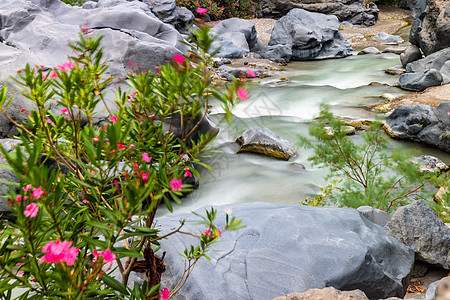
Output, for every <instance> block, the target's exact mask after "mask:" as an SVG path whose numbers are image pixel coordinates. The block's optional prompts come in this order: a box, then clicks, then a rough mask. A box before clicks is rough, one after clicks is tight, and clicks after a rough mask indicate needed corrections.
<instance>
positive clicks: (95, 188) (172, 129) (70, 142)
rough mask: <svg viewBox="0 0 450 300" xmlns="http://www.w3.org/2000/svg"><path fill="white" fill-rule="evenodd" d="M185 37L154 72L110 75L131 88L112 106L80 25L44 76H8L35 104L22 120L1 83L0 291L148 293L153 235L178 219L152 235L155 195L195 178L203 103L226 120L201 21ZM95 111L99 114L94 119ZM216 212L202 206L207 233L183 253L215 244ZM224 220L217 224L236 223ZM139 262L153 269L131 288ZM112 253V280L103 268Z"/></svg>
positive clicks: (230, 91) (204, 140) (28, 72)
mask: <svg viewBox="0 0 450 300" xmlns="http://www.w3.org/2000/svg"><path fill="white" fill-rule="evenodd" d="M191 38H192V40H194V41H198V43H199V44H197V45H194V46H193V48H192V50H191V52H190V53H189V55H186V56H177V57H175V58H174V60H173V61H172V62H171V63H169V64H168V65H165V66H161V67H160V69H159V71H158V72H157V73H152V72H150V71H142V70H139V71H137V70H134V69H135V68H134V67H133V68H132V70H131V71H130V73H129V75H128V76H127V78H126V79H121V80H123V81H125V82H126V83H127V84H128V85H129V86H130V88H131V91H124V90H122V89H119V90H118V92H117V98H116V99H117V100H115V101H116V104H117V107H118V109H117V112H116V113H115V114H114V113H113V112H112V111H111V109H110V107H109V106H108V104H107V103H108V102H107V101H106V99H105V89H106V88H107V87H108V86H109V85H110V84H111V83H112V82H113V81H114V79H113V78H111V77H107V76H106V75H105V72H106V71H107V68H108V66H107V65H106V62H105V60H104V59H103V53H102V48H101V40H102V38H101V36H100V37H91V36H89V35H87V33H85V34H80V37H79V40H78V41H76V42H74V43H72V44H71V47H72V49H73V51H74V52H75V56H74V57H71V58H70V59H69V61H67V62H65V63H64V64H62V65H58V68H55V69H52V70H50V71H47V72H44V71H43V70H42V69H39V68H38V69H33V68H31V67H30V66H28V65H27V66H26V67H25V69H23V70H21V71H20V72H19V73H18V78H14V80H15V81H16V82H17V83H18V85H19V86H20V87H21V88H22V94H23V95H24V96H26V97H27V98H28V99H29V100H31V101H32V102H33V104H34V105H35V106H36V110H33V111H31V112H27V111H25V110H23V112H24V113H25V114H27V116H28V119H27V120H26V121H25V122H21V123H19V122H16V121H14V120H13V119H12V118H11V116H9V115H8V114H7V112H6V109H7V106H8V105H9V104H10V103H11V101H12V99H9V98H8V96H7V93H6V86H5V87H3V88H2V89H1V90H0V110H1V111H2V112H3V113H4V114H5V115H6V117H7V118H8V119H9V120H10V121H11V122H12V123H14V124H15V125H16V126H17V128H18V130H19V137H18V139H19V141H20V143H19V144H18V146H17V147H16V149H15V151H14V152H13V153H8V152H6V151H5V149H3V148H2V147H0V150H1V152H2V154H3V156H4V157H5V158H6V160H7V162H8V165H9V166H10V167H11V168H12V169H13V170H14V171H15V172H16V174H17V176H18V178H19V179H20V184H19V185H18V186H17V190H13V189H11V191H10V196H9V200H8V203H9V207H10V209H11V214H12V216H13V217H15V220H14V221H10V222H8V223H7V224H6V223H5V224H4V223H0V224H1V226H2V228H0V230H1V231H0V241H2V243H1V246H0V247H1V248H0V250H1V251H0V299H7V298H8V297H9V296H8V295H10V294H9V293H10V291H11V290H12V289H14V288H17V287H20V288H24V289H26V290H27V292H26V293H25V294H24V295H23V296H22V298H26V299H60V298H65V299H103V298H112V299H149V298H150V297H152V298H157V297H159V287H160V285H159V284H160V276H161V274H160V273H159V274H157V275H156V276H155V275H154V274H155V273H154V272H153V270H156V269H158V267H160V265H158V263H157V262H155V261H158V260H154V259H153V260H152V257H153V253H154V252H156V251H157V250H158V248H159V246H160V244H159V242H160V240H161V239H162V238H165V237H167V236H169V235H171V234H174V233H184V232H182V231H181V230H180V229H181V228H182V227H183V225H184V222H182V223H181V224H180V227H179V228H178V229H176V230H174V231H172V232H171V233H169V234H167V235H165V236H164V237H161V236H159V229H158V228H157V227H155V220H154V218H155V214H156V211H157V209H158V207H159V206H160V204H162V203H165V205H166V206H167V207H168V209H169V210H171V209H172V207H171V205H172V204H171V202H172V200H175V201H177V202H180V197H181V196H182V195H183V194H182V193H184V192H187V191H189V190H190V189H191V187H190V186H189V185H186V184H182V182H181V179H182V178H183V177H189V176H192V173H194V174H196V175H198V173H197V172H196V171H195V169H194V168H192V166H193V165H195V164H202V163H201V162H200V161H199V160H198V158H197V157H196V156H197V155H198V154H199V153H200V152H201V151H202V150H203V149H204V148H205V146H206V145H207V144H208V143H209V142H210V141H211V140H212V138H213V137H212V136H211V135H210V134H208V133H207V134H204V135H201V134H197V133H196V130H195V129H196V128H197V127H198V126H199V123H200V122H201V121H202V120H203V119H204V118H205V117H206V114H207V113H208V107H209V102H210V100H211V99H216V100H218V101H219V103H221V105H222V106H223V108H224V109H225V111H226V115H227V116H228V118H229V117H230V116H231V107H232V105H233V104H234V102H235V100H234V98H235V95H236V91H237V89H238V88H239V85H240V84H239V82H238V81H237V80H234V81H233V82H232V83H231V84H229V85H226V86H225V88H224V87H223V86H221V87H219V86H216V85H215V84H214V83H213V81H212V80H211V78H210V73H209V69H208V64H210V62H211V61H210V57H209V56H208V55H207V50H208V48H209V45H211V42H212V41H211V40H210V39H209V35H208V29H207V28H202V29H201V30H200V31H199V32H197V33H194V36H192V37H191ZM136 68H138V66H136ZM56 107H59V109H60V108H63V109H62V110H61V114H60V115H58V116H57V115H54V114H52V113H51V109H52V108H53V111H54V110H55V109H56ZM102 109H103V110H104V111H105V112H108V113H109V120H105V121H103V123H100V124H96V122H97V119H96V118H98V111H102ZM194 133H195V134H194ZM202 165H203V164H202ZM191 172H192V173H191ZM215 216H216V213H215V210H211V212H209V211H207V213H206V217H205V219H204V220H205V223H204V225H205V226H206V231H205V233H204V234H202V235H197V236H196V237H197V238H198V243H199V246H192V247H193V249H194V250H195V251H194V252H193V253H191V252H187V253H188V255H185V256H186V259H187V260H191V259H200V258H202V257H206V255H205V253H206V251H207V249H208V247H209V246H210V245H211V244H212V243H213V242H215V241H216V240H217V237H218V235H219V232H220V230H219V229H218V228H216V227H215V225H214V219H215ZM228 219H229V218H228V216H227V226H226V227H225V228H222V231H223V230H234V229H236V228H238V227H239V221H237V220H235V219H234V218H232V219H231V221H230V222H228ZM191 235H192V234H191ZM194 236H195V235H194ZM60 243H61V244H60ZM62 243H65V244H64V245H65V246H67V249H65V250H64V251H62V253H63V254H64V256H62V257H61V259H59V258H58V259H56V258H54V257H50V256H49V257H47V254H49V253H51V252H52V251H53V250H51V249H52V248H51V245H52V244H57V245H59V246H58V247H62V246H61V245H62ZM69 246H70V248H69ZM180 250H181V249H180ZM99 253H100V254H99ZM46 257H47V258H46ZM71 257H72V259H73V261H72V260H71ZM120 258H125V260H126V263H125V264H124V263H123V262H122V261H121V260H120ZM138 258H143V260H144V261H145V262H146V267H145V268H144V270H143V272H144V273H147V275H149V274H153V275H152V276H148V280H147V282H146V283H145V284H144V285H143V286H142V288H138V287H137V286H134V287H133V289H131V288H129V287H127V282H128V277H129V275H130V272H131V271H132V270H133V268H135V267H136V264H137V262H138ZM113 260H115V262H116V263H117V268H118V270H119V271H120V272H121V273H122V278H123V279H122V282H119V281H117V280H115V279H114V278H112V277H111V276H110V272H111V270H110V268H111V265H110V264H109V263H112V261H113ZM187 274H189V273H187ZM186 278H187V277H186ZM186 278H183V282H184V281H185V280H186ZM181 286H182V284H180V285H179V286H177V288H178V287H181ZM175 292H176V290H175V291H172V292H171V295H173V294H174V293H175Z"/></svg>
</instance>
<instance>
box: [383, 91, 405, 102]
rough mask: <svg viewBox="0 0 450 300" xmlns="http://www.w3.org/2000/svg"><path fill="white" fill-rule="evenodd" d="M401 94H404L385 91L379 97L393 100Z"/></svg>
mask: <svg viewBox="0 0 450 300" xmlns="http://www.w3.org/2000/svg"><path fill="white" fill-rule="evenodd" d="M403 95H404V94H395V93H386V94H383V95H381V96H380V97H381V98H383V99H386V100H388V101H392V100H394V99H396V98H398V97H400V96H403Z"/></svg>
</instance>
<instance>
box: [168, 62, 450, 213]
mask: <svg viewBox="0 0 450 300" xmlns="http://www.w3.org/2000/svg"><path fill="white" fill-rule="evenodd" d="M398 64H400V60H399V56H398V55H395V54H382V55H363V56H357V55H354V56H351V57H348V58H345V59H337V60H323V61H313V62H295V63H290V64H289V66H288V67H287V68H286V70H285V71H283V72H280V73H279V74H278V75H276V76H274V77H270V78H266V79H264V80H261V81H260V82H259V84H257V83H254V84H252V85H250V87H249V91H250V97H249V99H248V100H247V101H245V102H242V103H240V104H239V105H238V106H237V107H236V108H235V110H234V111H233V112H234V115H235V116H236V117H235V118H234V120H233V121H232V123H231V124H230V125H228V124H226V123H221V124H220V128H221V130H220V133H219V135H218V136H217V138H216V140H215V141H214V142H213V144H212V145H211V148H212V149H214V150H220V151H221V152H220V153H213V154H212V156H211V157H209V158H205V161H206V162H207V163H209V165H210V166H211V167H212V168H213V169H214V170H215V173H211V172H209V171H206V170H204V171H202V172H201V175H202V177H201V180H200V188H199V189H198V190H196V191H194V192H192V193H191V194H190V195H189V196H187V197H186V198H184V199H183V205H182V206H174V210H175V211H191V210H195V209H197V208H199V207H202V206H204V205H222V204H228V203H234V202H249V201H268V202H277V203H292V204H295V203H298V202H299V201H302V200H304V199H305V197H306V196H307V195H312V194H314V193H317V192H318V191H319V188H320V187H322V186H323V185H325V184H326V182H325V181H324V179H323V176H324V174H325V171H324V170H321V169H317V168H315V167H312V166H311V165H310V164H309V162H308V161H307V158H308V156H309V155H310V154H311V153H310V152H309V151H307V150H304V149H301V148H299V147H298V143H297V140H298V138H297V136H298V135H303V136H306V135H307V132H308V126H309V122H310V121H311V120H312V119H313V118H314V117H315V116H316V115H317V114H318V112H319V107H320V104H322V103H325V104H328V105H330V107H331V110H332V112H333V113H335V114H337V115H341V116H350V117H356V118H374V117H375V116H376V114H375V113H374V112H373V111H372V110H371V109H370V108H371V107H373V106H375V105H379V104H382V103H384V100H383V99H381V98H380V95H381V94H383V93H406V92H405V91H403V90H401V89H398V88H395V87H391V86H389V85H392V84H394V83H395V82H396V80H397V76H392V75H388V74H386V73H385V72H384V70H385V69H386V68H388V67H391V66H394V65H398ZM283 77H285V78H287V79H289V80H288V81H283V80H280V78H283ZM372 82H378V83H381V84H374V85H369V84H370V83H372ZM384 84H386V85H384ZM212 114H213V119H214V120H215V121H218V120H219V119H220V116H221V114H220V110H214V111H213V112H212ZM251 126H264V127H267V128H269V129H271V130H272V131H274V132H276V133H278V134H279V135H281V136H283V137H285V138H287V139H288V140H290V141H291V143H292V144H293V145H294V146H296V148H297V151H298V153H299V155H298V156H297V157H295V158H293V159H291V160H290V161H288V162H286V161H279V160H276V159H272V158H268V157H264V156H259V155H254V154H236V150H237V148H238V146H237V144H236V143H234V141H235V139H236V138H237V137H238V136H240V135H241V134H242V132H243V131H245V130H246V129H247V128H250V127H251ZM356 138H357V137H356ZM392 147H393V148H394V147H404V148H408V147H415V148H417V149H418V150H419V151H420V152H422V153H427V154H430V155H434V156H438V157H440V158H441V159H443V160H444V161H445V162H447V163H449V162H450V156H449V155H448V154H446V153H443V152H440V151H437V150H433V149H431V148H429V147H426V146H421V145H417V144H415V143H408V142H399V141H392ZM301 165H304V166H305V169H303V168H302V167H301ZM160 213H164V212H163V211H161V212H160Z"/></svg>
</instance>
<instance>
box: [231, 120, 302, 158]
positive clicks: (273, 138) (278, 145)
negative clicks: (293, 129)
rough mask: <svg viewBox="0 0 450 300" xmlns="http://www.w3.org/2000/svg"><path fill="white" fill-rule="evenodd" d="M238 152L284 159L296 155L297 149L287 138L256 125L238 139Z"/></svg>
mask: <svg viewBox="0 0 450 300" xmlns="http://www.w3.org/2000/svg"><path fill="white" fill-rule="evenodd" d="M236 143H238V144H239V149H238V153H242V152H253V153H258V154H263V155H267V156H271V157H275V158H280V159H283V160H288V159H289V158H291V157H293V156H296V155H297V151H296V150H295V148H294V147H293V146H292V145H291V143H290V142H289V141H288V140H286V139H285V138H282V137H280V136H279V135H278V134H276V133H275V132H273V131H271V130H270V129H267V128H264V127H258V126H254V127H251V128H249V129H247V130H246V131H244V133H243V134H242V135H241V136H240V137H238V138H237V139H236Z"/></svg>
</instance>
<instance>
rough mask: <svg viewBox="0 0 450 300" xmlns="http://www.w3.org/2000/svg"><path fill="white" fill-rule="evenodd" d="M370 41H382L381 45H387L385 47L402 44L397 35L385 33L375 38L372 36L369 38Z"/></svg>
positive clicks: (401, 39)
mask: <svg viewBox="0 0 450 300" xmlns="http://www.w3.org/2000/svg"><path fill="white" fill-rule="evenodd" d="M371 40H373V41H377V40H379V41H382V42H383V44H387V45H397V44H399V43H403V42H404V40H403V38H402V37H400V36H398V35H391V34H388V33H386V32H380V33H377V34H376V35H375V36H373V37H372V38H371Z"/></svg>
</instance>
